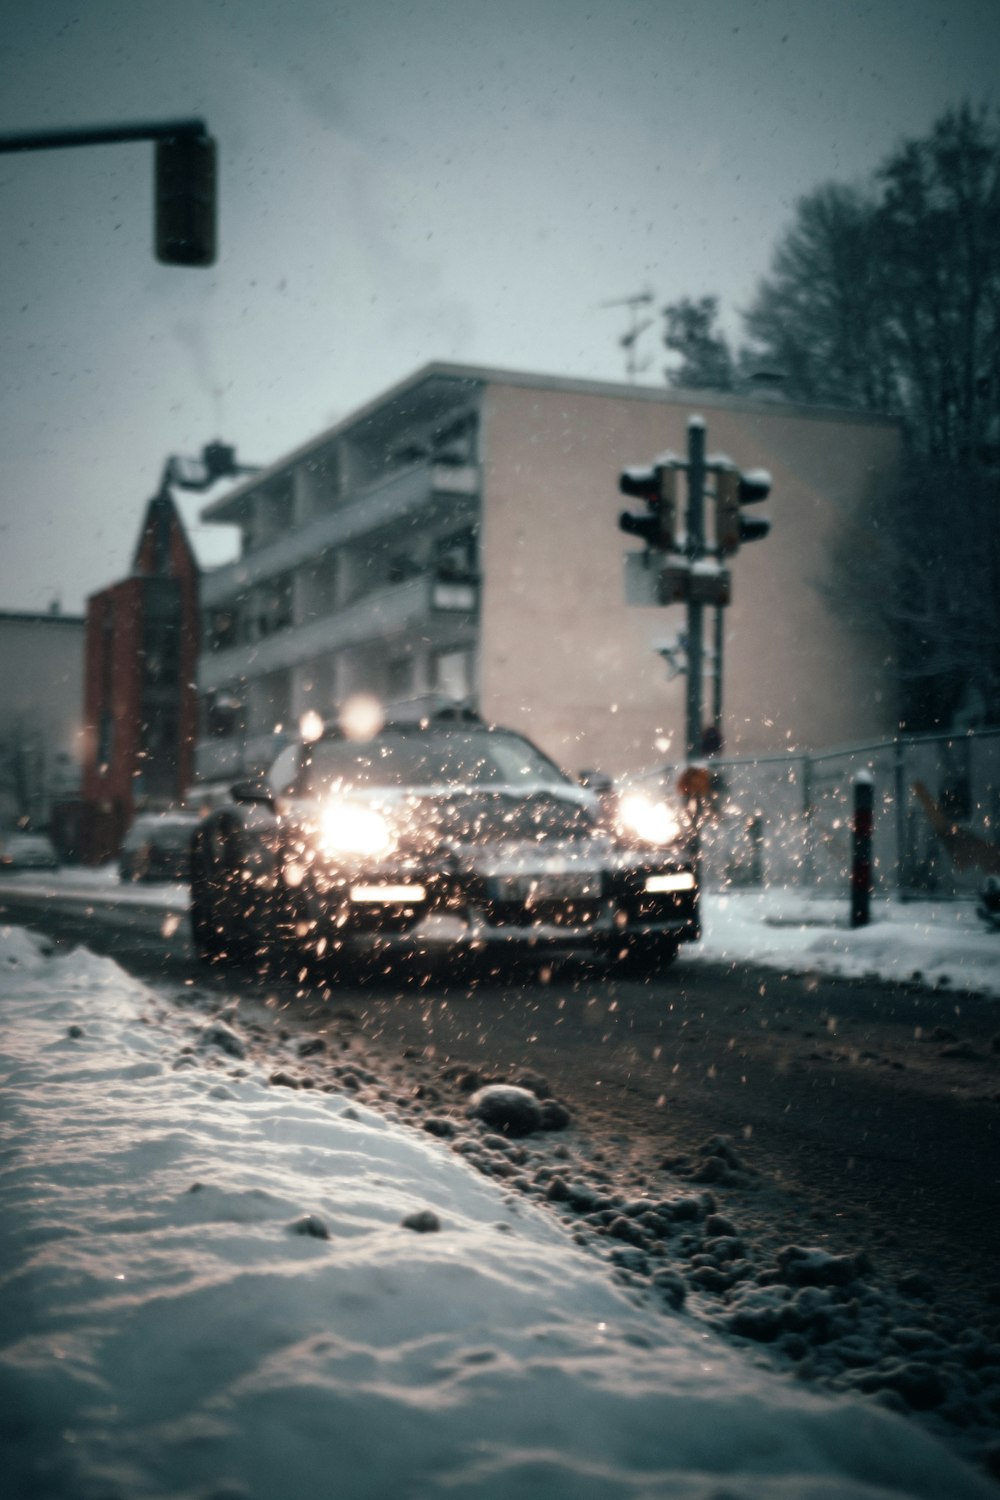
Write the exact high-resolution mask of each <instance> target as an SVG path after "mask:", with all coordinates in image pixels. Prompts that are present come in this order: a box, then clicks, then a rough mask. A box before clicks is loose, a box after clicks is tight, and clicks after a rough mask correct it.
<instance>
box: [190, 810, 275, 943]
mask: <svg viewBox="0 0 1000 1500" xmlns="http://www.w3.org/2000/svg"><path fill="white" fill-rule="evenodd" d="M238 839H239V834H238V830H236V829H235V828H233V827H232V826H229V825H225V826H223V827H221V828H220V829H219V830H218V834H217V836H216V844H217V846H218V849H219V852H220V854H221V856H222V860H223V861H225V862H224V863H223V862H222V861H220V860H219V859H217V858H214V857H213V851H212V849H211V848H209V847H207V844H206V842H205V841H204V840H199V842H198V843H196V844H195V847H194V849H193V851H192V855H191V907H190V912H191V936H192V939H193V941H194V945H195V948H196V949H197V951H198V956H199V957H200V958H201V959H202V960H203V962H206V963H224V962H228V963H233V964H243V963H250V962H252V961H253V960H254V959H256V958H257V956H258V954H259V952H260V937H259V934H258V930H257V922H256V919H255V917H254V914H253V912H251V911H247V910H244V909H242V902H241V903H240V906H241V909H240V910H236V909H235V905H236V900H237V896H236V893H237V892H238V891H239V888H240V880H239V876H240V873H241V864H240V852H239V842H238Z"/></svg>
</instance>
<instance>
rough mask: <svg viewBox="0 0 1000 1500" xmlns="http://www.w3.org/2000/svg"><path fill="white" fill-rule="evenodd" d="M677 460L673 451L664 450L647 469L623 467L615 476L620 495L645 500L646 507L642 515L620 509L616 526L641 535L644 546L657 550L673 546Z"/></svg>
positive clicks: (660, 550) (673, 547)
mask: <svg viewBox="0 0 1000 1500" xmlns="http://www.w3.org/2000/svg"><path fill="white" fill-rule="evenodd" d="M678 464H679V460H678V459H676V458H675V457H674V455H673V454H672V453H665V454H663V456H662V457H661V458H658V459H657V460H656V462H655V463H654V464H653V465H652V466H651V467H650V468H648V469H640V468H630V469H623V470H622V472H621V475H620V477H619V480H618V488H619V489H620V490H621V492H622V494H623V495H630V496H632V497H633V498H635V499H637V500H645V502H646V504H647V506H648V507H649V513H648V515H645V516H637V515H633V513H632V512H631V511H628V510H623V511H622V513H621V515H620V516H619V517H618V526H619V529H620V530H621V531H624V532H627V534H628V535H629V536H640V537H642V539H643V541H644V542H645V543H646V546H647V547H651V548H653V549H654V550H655V551H658V552H673V551H675V550H676V542H675V536H676V531H677V466H678Z"/></svg>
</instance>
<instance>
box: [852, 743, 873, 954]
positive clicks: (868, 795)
mask: <svg viewBox="0 0 1000 1500" xmlns="http://www.w3.org/2000/svg"><path fill="white" fill-rule="evenodd" d="M874 821H875V780H874V777H873V776H872V774H871V772H870V771H859V772H858V774H857V776H855V778H854V818H853V821H852V825H851V831H852V839H851V926H852V927H867V925H868V923H869V921H870V920H871V905H872V827H873V824H874Z"/></svg>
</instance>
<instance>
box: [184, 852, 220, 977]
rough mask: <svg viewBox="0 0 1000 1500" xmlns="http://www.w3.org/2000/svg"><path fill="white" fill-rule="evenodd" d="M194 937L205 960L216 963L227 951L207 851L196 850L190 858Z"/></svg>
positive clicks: (195, 947)
mask: <svg viewBox="0 0 1000 1500" xmlns="http://www.w3.org/2000/svg"><path fill="white" fill-rule="evenodd" d="M190 915H191V940H192V942H193V943H194V949H195V953H196V954H197V955H198V957H199V958H200V959H201V961H202V963H215V962H217V961H218V960H219V959H220V958H222V957H223V956H224V954H225V952H226V938H225V932H224V930H221V929H220V924H219V922H218V919H217V917H216V912H215V898H214V892H213V883H212V879H211V874H210V872H209V870H208V867H207V863H206V860H205V857H204V855H203V854H202V853H201V851H200V850H197V849H196V850H195V852H194V854H193V855H192V859H191V907H190Z"/></svg>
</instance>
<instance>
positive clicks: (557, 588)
mask: <svg viewBox="0 0 1000 1500" xmlns="http://www.w3.org/2000/svg"><path fill="white" fill-rule="evenodd" d="M645 394H646V393H643V396H645ZM649 397H650V399H642V398H640V396H639V393H638V392H636V393H634V394H632V393H630V394H629V395H628V396H626V395H623V394H614V393H608V394H604V393H600V392H591V391H583V390H579V391H577V390H573V389H566V388H561V389H546V388H544V387H539V386H535V387H532V386H530V385H527V384H522V383H520V382H518V381H516V380H515V381H512V382H511V383H509V384H507V383H503V382H502V381H498V380H497V378H496V377H495V376H494V377H493V378H492V379H491V381H490V383H489V384H488V385H487V387H486V389H485V392H484V398H483V409H482V421H483V429H484V434H483V435H484V441H483V454H484V470H483V520H482V536H481V549H482V573H483V580H484V582H483V597H482V620H481V640H480V657H479V687H480V700H481V705H482V710H483V712H484V714H485V715H486V716H487V717H489V718H491V719H494V720H496V721H498V722H500V723H507V724H510V725H513V726H516V727H518V728H521V729H522V730H523V731H524V732H525V733H527V734H529V735H530V736H531V737H532V738H533V739H535V740H536V741H537V742H538V743H539V744H540V745H541V746H542V747H543V748H544V749H546V750H547V751H548V752H549V753H550V754H551V755H553V756H554V757H555V758H556V759H557V760H558V761H559V762H560V763H561V764H562V765H563V766H565V767H566V769H568V770H570V771H577V770H579V769H581V768H583V767H597V768H599V769H601V770H604V771H607V772H608V773H611V774H620V773H622V772H625V771H629V770H636V769H640V768H645V767H649V766H650V765H652V764H655V763H656V762H657V761H662V760H663V759H664V758H665V757H666V758H673V759H682V758H683V754H684V732H685V723H684V721H685V683H684V679H683V678H681V677H678V678H676V679H675V680H674V681H673V682H668V681H667V680H666V670H665V667H664V664H663V662H662V661H661V659H660V657H659V656H658V655H657V654H656V652H655V649H654V647H655V646H656V644H657V643H661V642H663V641H664V640H669V639H671V638H673V637H675V636H676V635H677V634H678V633H679V632H681V631H683V630H684V627H685V618H686V612H685V610H684V608H683V607H682V606H673V607H671V608H668V609H662V608H636V607H629V606H627V605H626V604H625V602H624V579H623V571H624V563H623V555H624V552H625V551H626V549H627V548H631V547H635V546H636V545H637V544H636V542H635V541H634V540H633V539H631V538H627V537H626V536H624V535H623V534H622V533H621V532H620V531H619V530H618V527H617V517H618V513H619V511H620V510H621V509H623V508H633V509H634V508H638V509H641V508H642V506H641V502H639V501H632V502H627V501H626V500H625V499H624V498H623V497H622V496H621V495H620V494H619V493H618V475H619V472H620V470H621V469H622V468H623V467H625V466H626V465H629V464H647V463H649V462H651V461H652V460H653V458H654V457H655V456H656V455H657V454H658V453H660V452H662V451H663V450H664V449H673V450H675V451H676V452H677V453H678V454H680V455H682V456H683V455H684V454H685V453H686V450H687V423H688V419H689V417H690V416H691V415H692V414H694V413H695V412H697V413H699V414H700V415H701V416H702V417H703V418H704V420H705V422H706V429H707V449H708V452H709V454H710V455H711V454H714V453H726V454H728V455H729V456H730V457H731V458H732V459H733V460H734V461H735V462H736V463H737V464H738V465H739V467H740V468H741V469H750V468H758V467H763V468H767V469H769V470H770V471H771V474H772V476H773V486H772V498H771V500H770V501H769V502H768V504H767V506H766V507H760V508H759V509H758V510H757V511H756V512H754V513H756V514H767V515H769V516H770V518H771V521H772V531H771V535H770V536H769V537H768V538H767V539H766V540H765V541H763V542H756V543H754V544H752V545H749V546H746V547H744V548H743V549H742V550H741V551H740V552H739V553H738V554H737V556H736V557H735V558H734V559H733V560H732V573H733V603H732V605H731V606H730V607H729V609H728V610H727V611H726V616H725V621H726V654H725V700H724V708H725V718H724V734H725V742H726V743H725V753H726V754H732V755H736V754H746V753H759V752H766V751H777V750H783V749H787V748H792V747H797V748H806V749H808V748H821V747H825V746H828V745H832V744H840V743H850V742H855V741H859V740H864V739H867V738H869V737H876V738H877V737H882V736H884V735H887V734H891V733H893V732H894V731H895V729H896V726H897V709H896V702H895V699H894V696H893V693H892V690H891V687H890V682H891V674H890V673H889V672H888V671H887V670H886V667H887V663H888V652H887V648H886V645H885V643H884V642H881V641H874V640H872V639H870V638H868V637H866V636H865V634H864V633H863V632H861V631H860V630H858V629H857V628H856V626H855V625H854V624H853V623H852V621H851V620H849V619H846V618H844V616H843V613H842V611H840V610H838V608H837V607H836V606H835V605H834V603H833V602H832V600H831V599H830V597H829V596H828V595H827V594H826V593H825V592H824V587H825V586H826V585H827V584H828V583H829V581H830V579H831V568H830V558H831V549H832V546H833V543H834V540H835V538H836V536H837V533H838V531H839V529H840V527H841V526H842V525H843V523H844V520H845V519H846V518H847V517H848V516H849V515H850V513H851V512H852V510H853V509H854V508H855V507H858V506H863V505H864V503H865V500H866V497H868V496H869V495H870V494H871V493H872V490H873V487H874V486H875V485H877V484H880V483H886V482H888V481H889V480H890V479H891V477H892V474H893V472H894V470H895V468H896V466H897V464H898V462H899V441H900V439H899V432H898V428H897V426H896V425H895V424H893V423H891V422H888V421H878V420H871V419H867V418H856V417H853V416H849V415H847V414H844V415H840V414H831V413H830V412H828V411H824V412H823V413H822V414H820V413H818V412H815V411H814V412H810V411H808V410H807V409H805V408H792V407H785V406H782V405H780V404H777V403H775V404H765V403H758V404H751V403H748V402H746V401H739V402H737V401H735V400H734V401H732V402H730V403H727V402H726V400H725V398H719V397H714V396H710V397H708V398H707V399H704V400H696V401H691V400H688V399H683V398H679V396H678V393H673V392H665V393H664V394H663V396H662V397H660V395H659V393H649ZM737 408H739V409H737ZM681 489H682V491H683V484H682V486H681ZM711 622H712V611H710V610H706V612H705V625H706V643H707V644H710V643H711ZM711 702H712V700H711V684H710V681H709V680H708V678H707V677H706V682H705V691H704V703H705V712H704V721H705V722H706V723H707V722H710V717H711Z"/></svg>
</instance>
